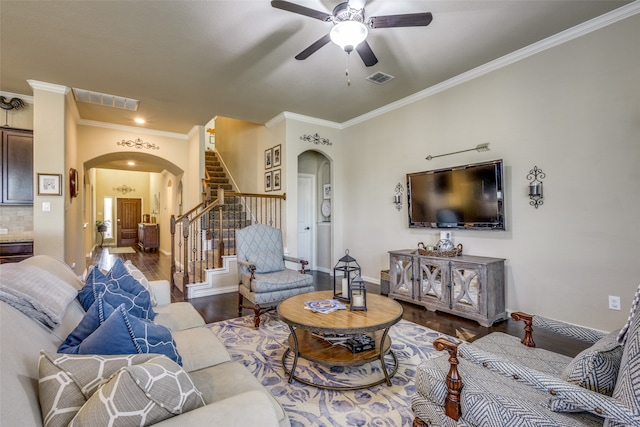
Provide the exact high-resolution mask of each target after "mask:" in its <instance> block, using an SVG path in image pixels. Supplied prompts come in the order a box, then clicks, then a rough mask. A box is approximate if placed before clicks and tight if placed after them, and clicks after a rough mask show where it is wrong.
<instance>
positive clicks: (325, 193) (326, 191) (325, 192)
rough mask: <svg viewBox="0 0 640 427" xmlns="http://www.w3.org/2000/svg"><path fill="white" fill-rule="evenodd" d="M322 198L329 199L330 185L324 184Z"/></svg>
mask: <svg viewBox="0 0 640 427" xmlns="http://www.w3.org/2000/svg"><path fill="white" fill-rule="evenodd" d="M322 198H323V199H330V198H331V184H324V185H323V186H322Z"/></svg>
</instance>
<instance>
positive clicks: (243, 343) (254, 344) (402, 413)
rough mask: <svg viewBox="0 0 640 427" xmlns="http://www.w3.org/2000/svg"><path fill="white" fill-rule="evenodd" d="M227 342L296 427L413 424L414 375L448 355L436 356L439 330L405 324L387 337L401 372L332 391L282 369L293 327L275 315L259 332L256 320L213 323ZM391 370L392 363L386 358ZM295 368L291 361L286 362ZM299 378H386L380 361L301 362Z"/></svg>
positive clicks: (340, 381)
mask: <svg viewBox="0 0 640 427" xmlns="http://www.w3.org/2000/svg"><path fill="white" fill-rule="evenodd" d="M209 326H210V327H211V329H212V330H213V331H214V332H215V333H216V335H217V336H218V337H219V338H220V339H221V340H222V341H223V342H224V344H225V345H226V347H227V349H228V350H229V352H230V353H231V356H232V358H233V359H234V360H239V361H241V362H242V363H243V364H244V365H245V366H246V367H247V368H248V369H249V370H250V371H251V372H253V374H254V375H255V376H256V378H258V380H260V381H261V382H262V384H263V385H264V386H265V387H267V389H269V391H270V392H271V393H272V394H273V396H274V397H275V398H276V399H277V400H278V401H279V402H280V404H281V405H282V406H283V407H284V409H285V411H286V412H287V414H288V415H289V418H290V419H291V424H292V426H294V427H298V426H327V427H329V426H379V427H382V426H389V427H398V426H411V424H412V422H413V413H412V412H411V403H410V398H411V395H413V393H414V392H415V384H414V378H415V372H416V367H417V366H418V364H419V363H420V362H421V361H422V360H424V359H427V358H430V357H434V356H437V355H442V356H443V355H444V354H446V353H440V352H437V351H436V350H435V349H434V348H433V346H432V342H433V340H434V339H436V338H438V337H439V336H445V335H443V334H440V333H439V332H436V331H433V330H431V329H428V328H425V327H423V326H420V325H416V324H415V323H412V322H408V321H406V320H401V321H400V322H399V323H397V324H396V325H394V326H393V327H392V328H391V330H390V332H389V335H390V336H391V339H392V349H393V352H394V353H395V354H396V356H397V358H398V365H399V367H398V372H397V373H396V374H395V376H394V377H393V378H391V381H392V386H391V387H389V386H387V385H386V384H385V383H383V384H381V385H379V386H375V387H371V388H368V389H362V390H355V391H333V390H324V389H320V388H316V387H311V386H307V385H304V384H302V383H300V382H297V381H293V383H291V384H289V383H287V379H288V377H287V376H286V375H285V373H284V370H283V368H282V355H283V354H284V352H285V350H286V349H287V347H288V344H287V337H288V336H289V328H288V326H287V325H286V324H284V323H282V322H280V321H279V320H277V315H274V314H272V315H266V316H263V322H262V323H261V324H260V328H259V329H257V330H256V329H255V328H254V327H253V316H246V317H240V318H236V319H231V320H225V321H223V322H218V323H213V324H211V325H209ZM386 364H387V369H389V370H390V369H391V367H392V364H393V359H392V357H390V356H389V355H387V356H386ZM287 367H288V368H290V367H291V360H289V363H288V364H287ZM296 375H298V376H300V377H301V378H305V379H310V378H313V379H314V382H321V383H324V384H339V385H346V384H354V382H355V383H357V381H359V380H362V379H369V378H370V376H371V375H374V376H378V377H380V378H382V369H381V366H380V362H379V361H376V362H371V363H368V364H365V365H363V366H360V367H334V368H331V367H325V366H321V365H317V364H315V363H311V362H308V361H306V360H304V359H302V358H300V359H299V361H298V368H297V369H296Z"/></svg>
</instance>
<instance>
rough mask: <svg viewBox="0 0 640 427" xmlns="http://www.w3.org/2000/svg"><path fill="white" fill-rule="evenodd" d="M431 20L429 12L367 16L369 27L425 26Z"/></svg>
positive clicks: (431, 16)
mask: <svg viewBox="0 0 640 427" xmlns="http://www.w3.org/2000/svg"><path fill="white" fill-rule="evenodd" d="M432 20H433V15H431V12H424V13H407V14H404V15H385V16H372V17H370V18H369V21H368V22H369V26H370V27H371V28H390V27H426V26H427V25H429V24H430V23H431V21H432Z"/></svg>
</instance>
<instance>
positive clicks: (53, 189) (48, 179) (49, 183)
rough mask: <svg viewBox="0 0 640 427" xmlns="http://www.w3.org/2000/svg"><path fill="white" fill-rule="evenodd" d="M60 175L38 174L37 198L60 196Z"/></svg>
mask: <svg viewBox="0 0 640 427" xmlns="http://www.w3.org/2000/svg"><path fill="white" fill-rule="evenodd" d="M61 184H62V174H56V173H39V174H38V195H39V196H62V185H61Z"/></svg>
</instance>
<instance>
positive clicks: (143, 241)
mask: <svg viewBox="0 0 640 427" xmlns="http://www.w3.org/2000/svg"><path fill="white" fill-rule="evenodd" d="M138 246H140V249H142V251H143V252H144V251H145V250H146V249H156V250H157V249H158V247H159V246H160V227H159V226H158V224H145V223H140V224H138Z"/></svg>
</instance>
